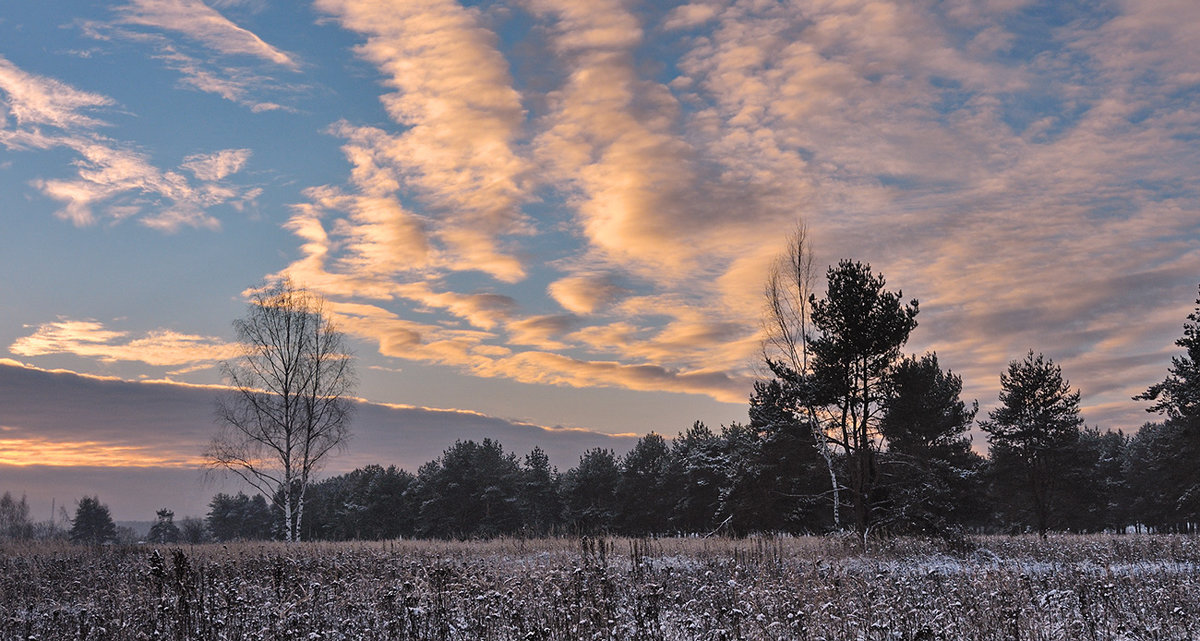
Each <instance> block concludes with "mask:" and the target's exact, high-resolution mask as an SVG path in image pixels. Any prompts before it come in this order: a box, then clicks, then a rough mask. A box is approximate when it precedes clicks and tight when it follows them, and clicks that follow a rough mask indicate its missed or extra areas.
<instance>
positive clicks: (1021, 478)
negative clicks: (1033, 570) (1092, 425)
mask: <svg viewBox="0 0 1200 641" xmlns="http://www.w3.org/2000/svg"><path fill="white" fill-rule="evenodd" d="M1000 387H1001V391H1000V406H999V407H997V408H996V409H994V410H992V411H991V412H989V413H988V420H986V421H981V422H980V427H981V428H982V429H983V430H984V431H985V432H987V433H988V435H989V436H988V441H989V443H991V455H992V465H993V473H994V475H995V477H996V479H997V482H998V484H999V486H1000V487H1001V488H1004V490H1005V491H1003V494H1005V495H1008V496H1010V497H1011V496H1013V493H1011V492H1009V491H1006V490H1009V489H1011V490H1015V491H1017V492H1019V494H1018V496H1019V497H1021V500H1023V501H1024V503H1025V507H1027V508H1028V509H1029V510H1030V512H1031V514H1032V521H1033V522H1032V524H1031V525H1033V526H1034V527H1035V528H1037V531H1038V533H1040V534H1041V535H1042V536H1045V535H1046V532H1047V530H1049V529H1050V526H1051V520H1050V519H1051V515H1052V513H1053V512H1054V511H1055V507H1056V506H1055V505H1054V501H1055V500H1056V498H1057V497H1056V496H1055V490H1056V487H1055V486H1056V484H1057V483H1058V481H1059V479H1058V472H1060V471H1062V470H1063V469H1064V466H1067V465H1069V464H1070V463H1071V462H1072V461H1071V457H1070V453H1071V452H1072V448H1073V447H1074V446H1075V444H1076V441H1077V440H1078V439H1079V432H1080V428H1081V426H1082V425H1083V419H1082V418H1081V417H1080V415H1079V391H1078V390H1073V389H1071V385H1070V383H1069V382H1068V381H1066V380H1065V379H1063V377H1062V368H1060V367H1059V366H1058V365H1055V364H1054V362H1053V361H1051V360H1050V359H1048V358H1046V357H1045V356H1044V355H1042V354H1037V355H1036V356H1035V355H1034V353H1033V352H1032V351H1030V352H1029V354H1028V355H1027V356H1026V357H1025V359H1024V360H1021V361H1012V362H1011V363H1009V365H1008V371H1007V372H1005V373H1002V374H1001V375H1000ZM1018 505H1019V504H1018Z"/></svg>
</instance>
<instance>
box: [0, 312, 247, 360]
mask: <svg viewBox="0 0 1200 641" xmlns="http://www.w3.org/2000/svg"><path fill="white" fill-rule="evenodd" d="M8 351H9V352H11V353H13V354H16V355H18V356H46V355H51V354H70V355H74V356H80V357H83V358H94V359H97V360H100V361H103V362H110V363H111V362H117V361H136V362H141V363H145V364H147V365H151V366H154V367H171V368H176V369H175V371H174V372H172V373H183V372H187V371H192V370H194V369H199V368H205V367H212V366H213V365H216V364H217V363H218V362H220V361H222V360H225V359H229V358H233V357H235V356H236V355H237V354H238V353H239V352H238V346H237V345H236V344H231V343H227V342H225V341H223V340H221V339H219V338H216V337H212V336H197V335H194V334H182V333H179V332H175V331H172V330H156V331H152V332H149V333H147V334H145V335H144V336H140V337H134V336H131V335H130V333H129V332H127V331H120V330H112V329H108V328H106V327H105V325H104V324H103V323H100V322H98V321H94V320H70V319H60V320H57V321H54V322H50V323H44V324H42V325H39V326H38V327H37V329H36V330H35V331H34V332H33V333H32V334H30V335H28V336H23V337H21V338H18V339H17V340H15V341H13V343H12V344H11V345H9V346H8Z"/></svg>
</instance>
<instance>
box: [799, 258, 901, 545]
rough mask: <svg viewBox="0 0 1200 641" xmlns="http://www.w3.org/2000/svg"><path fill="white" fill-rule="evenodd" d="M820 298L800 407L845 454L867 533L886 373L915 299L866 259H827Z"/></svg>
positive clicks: (861, 530)
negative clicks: (892, 287) (891, 285)
mask: <svg viewBox="0 0 1200 641" xmlns="http://www.w3.org/2000/svg"><path fill="white" fill-rule="evenodd" d="M826 280H827V282H828V288H827V291H826V294H825V298H824V299H822V300H817V299H816V298H815V297H811V304H812V323H813V326H814V328H815V330H816V333H815V335H814V336H812V337H810V338H809V339H808V349H809V353H810V355H811V356H810V358H811V363H812V364H811V367H812V373H811V374H810V375H808V376H801V377H799V380H798V383H797V387H798V389H799V390H800V393H801V401H800V403H799V405H800V406H802V407H810V408H814V415H813V418H814V420H817V421H819V422H820V425H821V432H822V433H823V434H824V435H825V436H826V438H828V439H829V441H830V442H831V443H833V444H834V445H836V446H837V447H838V448H839V449H840V450H841V451H842V452H844V454H845V457H846V467H847V478H848V480H849V490H850V492H849V494H850V500H851V503H852V504H853V508H854V527H855V531H856V532H857V533H858V534H859V536H860V537H865V536H866V535H867V533H868V532H869V530H870V528H871V526H872V525H873V524H874V521H873V519H874V515H873V514H872V509H873V507H874V503H875V502H876V500H877V498H878V497H877V496H876V495H875V490H876V483H877V481H878V474H879V471H878V469H877V462H878V461H877V454H878V452H879V449H880V447H881V438H880V434H879V420H880V418H881V417H882V414H883V407H884V402H885V401H886V399H887V387H886V384H887V374H888V372H889V371H890V369H891V367H892V365H893V364H894V363H895V362H896V360H897V359H898V358H900V349H901V347H903V346H904V344H905V343H906V342H907V341H908V336H909V334H910V333H911V332H912V330H913V329H914V328H915V327H916V326H917V320H916V317H917V310H918V307H917V301H916V300H915V299H914V300H912V301H911V302H909V303H908V304H905V303H903V302H902V300H901V299H902V296H903V294H902V293H901V292H900V291H895V292H891V291H888V290H886V289H884V286H885V285H886V281H885V280H884V278H883V276H881V275H876V274H874V273H872V272H871V266H870V265H867V264H864V263H859V262H856V261H849V260H843V261H841V262H840V263H838V265H837V267H830V268H829V272H828V274H827V276H826Z"/></svg>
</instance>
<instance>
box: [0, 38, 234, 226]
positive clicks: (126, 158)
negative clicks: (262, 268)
mask: <svg viewBox="0 0 1200 641" xmlns="http://www.w3.org/2000/svg"><path fill="white" fill-rule="evenodd" d="M113 105H114V103H113V101H112V100H111V99H110V98H108V97H106V96H102V95H98V94H92V93H88V92H83V91H80V90H78V89H75V88H73V87H71V86H69V85H67V84H65V83H63V82H60V81H58V80H55V79H53V78H47V77H44V76H39V75H36V74H32V73H28V72H25V71H23V70H21V69H19V68H17V67H16V66H15V65H13V64H12V63H11V62H10V61H8V60H6V59H4V58H3V57H0V113H5V112H7V113H8V114H11V115H12V118H13V122H12V123H8V122H7V120H8V119H7V118H5V119H4V120H0V125H3V126H2V127H0V145H4V146H5V147H6V148H8V149H10V150H17V151H33V152H35V151H44V150H51V149H66V150H69V151H71V152H73V153H74V154H75V157H76V160H75V163H74V166H75V170H76V173H75V175H74V176H71V177H69V178H63V177H56V178H40V179H36V180H35V181H34V182H33V184H34V186H35V187H37V188H38V189H39V190H40V191H41V192H42V193H43V194H45V195H46V196H48V197H50V198H52V199H54V200H57V201H59V202H61V203H63V207H62V209H61V210H59V212H58V215H59V216H60V217H61V218H64V219H67V220H69V221H71V222H72V223H74V224H75V225H77V226H83V225H91V224H94V223H96V222H97V209H101V210H102V215H103V216H104V217H106V218H108V219H110V220H113V221H120V220H122V219H125V218H130V217H136V218H137V219H138V220H139V221H140V222H141V223H142V224H143V225H146V226H148V227H153V228H156V229H160V230H163V231H167V232H173V231H177V230H178V229H180V228H181V227H185V226H189V227H203V228H210V229H216V228H218V227H220V222H219V221H218V219H217V218H215V217H213V216H212V215H210V214H209V213H208V209H209V208H211V207H214V206H217V205H222V204H233V205H241V204H244V203H245V202H247V201H251V200H253V199H254V198H255V197H256V195H257V192H256V191H255V190H252V189H243V188H237V187H234V186H233V185H230V184H226V183H225V182H223V181H222V180H221V179H222V178H225V177H226V176H228V175H229V174H230V173H233V171H236V170H237V169H240V168H241V166H242V164H244V161H245V156H246V155H247V154H246V152H245V151H244V150H230V151H228V152H217V154H216V155H215V156H213V157H215V158H222V157H223V156H222V154H226V156H224V157H225V158H226V161H225V162H224V164H223V165H222V167H223V170H222V171H223V172H224V173H223V174H222V175H221V176H220V178H214V177H213V176H214V175H215V174H213V173H212V171H209V172H207V173H206V175H205V176H204V177H202V178H201V182H200V183H198V184H196V183H193V182H192V181H189V180H188V179H187V178H186V177H185V176H184V175H182V174H181V173H179V172H178V171H173V170H163V169H160V168H159V167H157V166H155V165H154V164H152V163H151V162H150V160H149V158H148V156H147V155H146V154H145V153H144V152H142V151H140V150H138V149H137V148H136V147H135V146H134V145H131V144H128V143H123V142H121V141H117V140H113V139H112V138H109V137H107V136H104V135H101V134H100V133H98V131H97V130H98V129H99V128H101V127H102V126H103V125H104V123H103V122H102V121H101V120H99V119H97V118H96V117H94V116H92V115H89V112H90V111H91V110H94V109H97V108H100V107H111V106H113ZM213 157H210V160H209V161H208V164H207V165H204V167H211V166H212V165H213V162H214V161H212V160H211V158H213ZM238 157H240V158H241V161H240V162H237V161H233V160H232V159H233V158H238ZM199 158H200V156H191V157H189V158H188V159H186V160H185V167H187V166H188V165H189V164H190V167H187V168H189V169H191V170H193V171H195V169H196V168H197V167H201V165H197V164H196V163H197V162H200V161H199ZM202 173H204V172H202ZM204 178H208V179H207V180H205V179H204Z"/></svg>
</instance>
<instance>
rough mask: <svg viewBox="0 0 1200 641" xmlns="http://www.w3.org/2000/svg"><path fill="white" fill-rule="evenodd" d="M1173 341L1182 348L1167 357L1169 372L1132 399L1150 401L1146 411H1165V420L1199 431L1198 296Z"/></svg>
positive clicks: (1162, 412) (1199, 359)
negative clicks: (1169, 361) (1181, 331)
mask: <svg viewBox="0 0 1200 641" xmlns="http://www.w3.org/2000/svg"><path fill="white" fill-rule="evenodd" d="M1175 344H1176V345H1178V346H1179V347H1182V348H1184V350H1186V352H1185V353H1184V354H1183V355H1180V356H1174V357H1172V358H1171V367H1170V369H1169V370H1168V371H1169V372H1170V374H1169V376H1167V378H1166V380H1164V381H1162V382H1160V383H1155V384H1154V385H1151V386H1150V389H1147V390H1146V391H1145V392H1144V393H1142V394H1139V395H1138V396H1135V397H1134V400H1142V401H1150V402H1151V405H1150V407H1149V408H1147V410H1146V411H1148V412H1158V413H1161V414H1166V415H1167V418H1168V419H1169V420H1172V421H1179V422H1182V423H1183V424H1184V425H1186V426H1188V427H1189V428H1190V429H1192V430H1195V431H1198V432H1200V299H1197V300H1196V309H1195V311H1193V312H1192V313H1191V314H1188V317H1187V322H1186V323H1184V325H1183V336H1182V337H1181V338H1180V339H1179V340H1177V341H1175Z"/></svg>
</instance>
